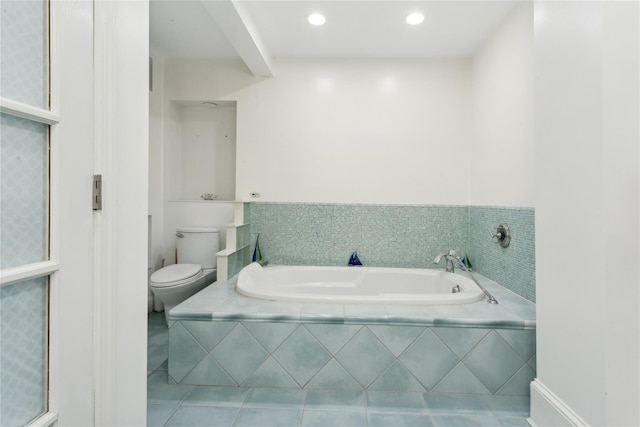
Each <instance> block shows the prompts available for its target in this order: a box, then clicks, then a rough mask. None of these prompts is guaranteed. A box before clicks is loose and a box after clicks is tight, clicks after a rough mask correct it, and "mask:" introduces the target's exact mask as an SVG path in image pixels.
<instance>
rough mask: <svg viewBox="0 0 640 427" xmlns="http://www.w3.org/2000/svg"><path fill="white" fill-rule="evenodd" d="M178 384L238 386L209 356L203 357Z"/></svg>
mask: <svg viewBox="0 0 640 427" xmlns="http://www.w3.org/2000/svg"><path fill="white" fill-rule="evenodd" d="M180 382H182V383H183V384H193V385H211V384H213V385H226V386H237V385H238V384H237V383H236V382H235V381H234V380H233V379H232V378H231V377H230V376H229V375H228V374H227V373H226V372H225V371H224V369H222V368H221V367H220V365H219V364H218V363H217V362H216V361H215V360H213V359H212V358H211V356H209V355H207V356H205V357H204V359H202V361H201V362H200V363H198V364H197V365H196V367H195V368H193V369H192V370H191V372H189V373H188V374H187V375H185V376H184V378H183V379H182V380H181V381H180Z"/></svg>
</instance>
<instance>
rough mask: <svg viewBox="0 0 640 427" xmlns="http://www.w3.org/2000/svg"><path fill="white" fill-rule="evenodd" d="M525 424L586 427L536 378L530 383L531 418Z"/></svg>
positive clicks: (583, 422) (542, 426)
mask: <svg viewBox="0 0 640 427" xmlns="http://www.w3.org/2000/svg"><path fill="white" fill-rule="evenodd" d="M527 422H528V423H529V424H530V425H531V426H533V427H536V426H539V427H565V426H567V427H588V424H587V423H586V422H585V421H584V420H583V419H582V418H580V416H579V415H578V414H576V413H575V412H574V411H573V410H572V409H571V408H570V407H569V406H568V405H567V404H566V403H565V402H563V401H562V399H560V398H559V397H558V396H556V395H555V394H554V393H553V392H552V391H551V390H549V389H548V388H547V387H546V386H545V385H544V384H542V382H540V380H538V379H537V378H536V379H535V380H533V382H531V417H530V418H528V419H527Z"/></svg>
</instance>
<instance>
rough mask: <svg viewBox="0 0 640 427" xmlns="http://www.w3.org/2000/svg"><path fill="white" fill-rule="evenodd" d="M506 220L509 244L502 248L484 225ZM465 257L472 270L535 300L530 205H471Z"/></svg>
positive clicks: (534, 264)
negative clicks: (507, 206) (518, 206)
mask: <svg viewBox="0 0 640 427" xmlns="http://www.w3.org/2000/svg"><path fill="white" fill-rule="evenodd" d="M501 223H506V224H507V225H508V226H509V229H510V231H511V244H510V245H509V247H508V248H503V247H501V246H500V245H499V244H497V243H496V239H491V238H490V237H489V233H488V232H487V228H492V229H495V228H496V227H497V226H498V225H500V224H501ZM469 243H470V249H469V251H468V255H469V258H470V259H471V263H472V264H473V267H474V269H475V270H477V271H478V272H479V273H480V274H482V275H484V276H486V277H488V278H490V279H492V280H495V281H496V282H498V283H500V284H501V285H502V286H504V287H505V288H507V289H509V290H511V291H513V292H515V293H516V294H518V295H520V296H522V297H524V298H526V299H528V300H529V301H532V302H535V301H536V273H535V272H536V260H535V211H534V209H533V208H505V207H491V206H471V207H470V213H469Z"/></svg>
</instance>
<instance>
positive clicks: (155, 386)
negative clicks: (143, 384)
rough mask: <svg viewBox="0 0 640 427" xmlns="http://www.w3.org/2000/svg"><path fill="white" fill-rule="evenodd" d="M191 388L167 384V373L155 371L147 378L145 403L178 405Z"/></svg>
mask: <svg viewBox="0 0 640 427" xmlns="http://www.w3.org/2000/svg"><path fill="white" fill-rule="evenodd" d="M192 388H193V386H190V385H178V384H169V381H168V376H167V371H156V372H154V373H153V374H151V375H149V376H148V377H147V402H148V403H153V404H162V405H170V404H175V405H178V404H180V402H182V400H183V399H184V398H185V397H186V396H187V394H189V392H191V389H192Z"/></svg>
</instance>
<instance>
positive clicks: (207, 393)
mask: <svg viewBox="0 0 640 427" xmlns="http://www.w3.org/2000/svg"><path fill="white" fill-rule="evenodd" d="M248 394H249V389H248V388H243V387H194V388H193V390H192V391H191V393H189V395H188V396H187V398H186V399H185V400H184V402H182V405H185V406H227V407H240V406H242V403H243V402H244V400H245V398H246V397H247V395H248Z"/></svg>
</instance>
